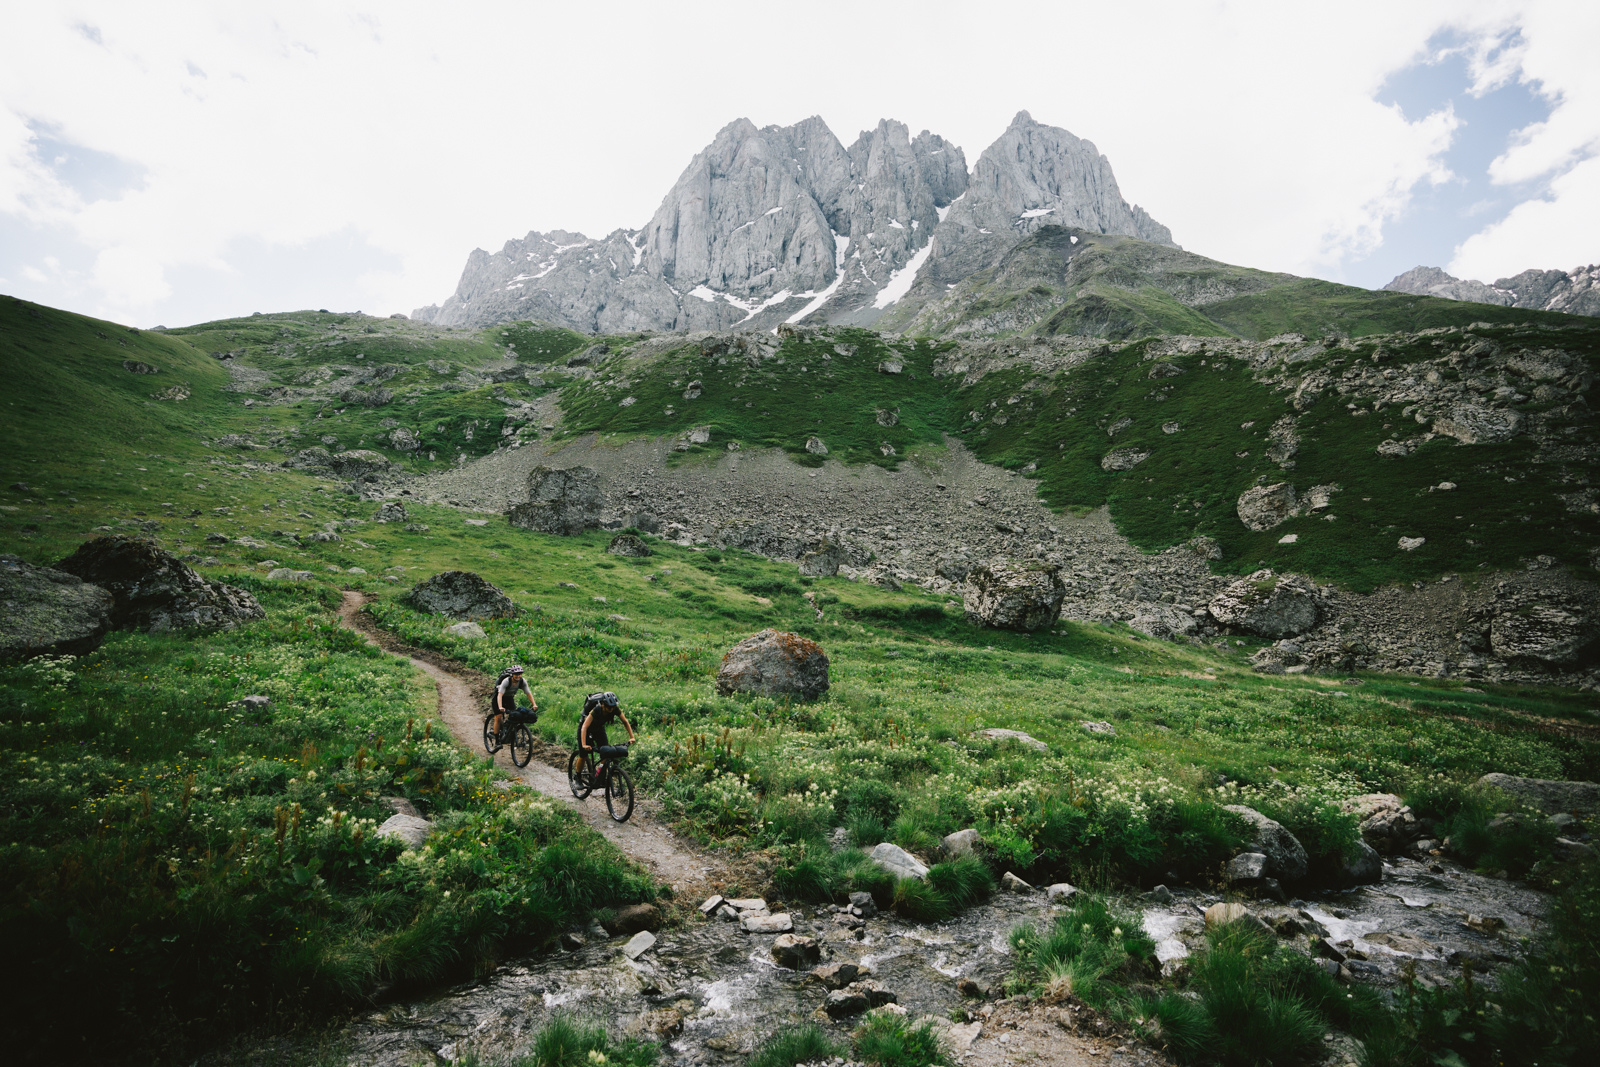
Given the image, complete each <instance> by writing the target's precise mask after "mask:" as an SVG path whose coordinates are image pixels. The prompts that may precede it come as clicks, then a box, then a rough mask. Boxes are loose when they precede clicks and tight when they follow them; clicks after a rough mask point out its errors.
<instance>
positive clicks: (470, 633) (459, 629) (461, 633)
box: [444, 622, 489, 640]
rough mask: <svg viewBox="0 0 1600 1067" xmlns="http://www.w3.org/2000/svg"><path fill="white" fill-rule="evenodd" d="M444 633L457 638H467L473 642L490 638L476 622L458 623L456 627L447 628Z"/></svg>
mask: <svg viewBox="0 0 1600 1067" xmlns="http://www.w3.org/2000/svg"><path fill="white" fill-rule="evenodd" d="M444 632H445V633H447V634H451V635H452V636H455V637H465V638H468V639H472V640H476V639H478V638H483V637H488V636H489V635H488V634H487V633H485V632H484V629H483V627H482V626H479V625H478V624H477V623H475V622H458V623H456V624H455V625H454V626H446V627H445V629H444Z"/></svg>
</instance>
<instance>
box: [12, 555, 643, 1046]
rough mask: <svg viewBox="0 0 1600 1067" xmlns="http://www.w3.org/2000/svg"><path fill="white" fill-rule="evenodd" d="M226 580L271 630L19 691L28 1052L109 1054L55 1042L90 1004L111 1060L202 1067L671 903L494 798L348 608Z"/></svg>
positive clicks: (31, 674) (16, 724) (404, 673)
mask: <svg viewBox="0 0 1600 1067" xmlns="http://www.w3.org/2000/svg"><path fill="white" fill-rule="evenodd" d="M226 577H227V578H228V579H229V580H231V581H234V582H235V583H237V584H240V585H243V586H245V587H247V588H249V589H251V590H252V591H254V592H256V593H257V594H258V595H259V596H260V597H261V598H262V600H263V602H264V605H265V606H266V608H267V609H268V618H267V620H266V621H265V622H262V623H258V624H252V625H249V626H246V627H242V628H240V629H239V630H237V631H234V632H231V633H223V634H216V635H211V636H194V635H182V634H174V635H162V636H152V635H143V634H118V635H114V636H113V637H111V638H110V639H109V640H108V641H107V642H106V644H105V646H104V647H103V648H101V649H100V650H99V651H98V652H95V653H92V654H90V655H87V656H85V657H83V658H81V659H78V660H72V659H71V658H66V659H58V660H49V659H44V660H33V661H30V662H28V663H24V664H21V665H13V666H10V667H7V668H4V669H3V670H0V767H3V769H4V776H3V779H4V783H5V784H4V787H3V788H0V838H3V840H4V841H5V842H6V843H7V844H6V845H5V846H4V852H5V861H4V863H3V864H0V868H3V869H4V871H5V872H6V873H5V877H4V879H3V881H0V901H3V903H0V928H3V936H4V937H5V940H6V943H7V944H8V946H10V949H11V955H12V966H13V968H14V970H15V971H16V973H17V974H19V975H26V976H27V981H25V982H21V983H18V984H17V986H16V991H15V992H14V993H13V994H12V996H10V997H8V998H7V1001H6V1004H5V1007H4V1013H5V1016H6V1031H7V1033H9V1034H11V1035H13V1038H14V1040H16V1041H18V1042H19V1043H20V1044H19V1049H18V1051H19V1053H20V1054H22V1055H24V1056H25V1057H26V1058H29V1059H36V1060H37V1059H53V1058H64V1059H76V1058H78V1057H79V1056H80V1055H81V1054H82V1053H83V1052H84V1051H86V1049H85V1047H84V1046H82V1045H81V1044H80V1043H79V1041H78V1040H76V1039H74V1038H72V1037H70V1036H63V1035H62V1034H61V1033H60V1032H59V1031H58V1030H56V1029H55V1028H52V1027H49V1026H48V1025H47V1020H49V1019H50V1018H52V1017H53V1016H54V1015H55V1012H56V1009H57V1007H58V1006H59V1005H60V1004H61V1003H63V1002H64V1001H67V1000H70V999H73V998H81V996H82V995H83V991H84V990H85V989H93V990H94V991H95V993H94V997H95V1000H96V1003H97V1006H98V1007H97V1010H98V1011H100V1012H101V1014H102V1016H103V1017H104V1018H105V1019H106V1020H107V1021H108V1022H109V1023H111V1024H112V1025H113V1027H114V1032H115V1033H116V1035H117V1036H116V1038H115V1039H114V1040H113V1041H110V1042H109V1043H108V1042H106V1041H105V1039H104V1037H103V1035H102V1036H101V1037H96V1038H95V1039H94V1040H95V1043H94V1045H93V1047H94V1049H95V1050H96V1052H98V1053H102V1054H105V1053H109V1054H111V1055H122V1054H127V1053H133V1052H135V1051H136V1050H137V1051H139V1052H141V1054H144V1055H149V1054H152V1053H157V1052H159V1053H160V1054H161V1055H168V1056H170V1055H180V1054H182V1053H183V1052H184V1051H185V1050H190V1049H193V1048H195V1047H197V1046H203V1045H204V1044H206V1043H208V1042H211V1041H214V1040H216V1039H217V1038H219V1037H221V1036H225V1035H226V1034H228V1033H229V1032H230V1031H236V1030H237V1029H239V1028H249V1027H254V1026H258V1025H284V1024H285V1023H293V1022H299V1021H305V1020H308V1019H314V1018H316V1017H317V1016H319V1015H322V1014H324V1013H326V1012H328V1011H330V1010H337V1009H339V1008H341V1007H344V1006H347V1005H354V1004H359V1003H361V1002H362V1001H363V1000H364V999H365V998H367V997H370V996H371V995H373V994H374V993H376V992H378V991H380V990H383V989H391V988H398V989H405V988H420V987H423V986H426V985H427V984H429V983H433V982H437V981H440V980H442V979H446V978H449V977H451V976H466V975H470V974H471V973H473V971H474V970H476V969H478V968H480V967H482V966H484V965H485V964H486V963H487V962H490V961H492V960H493V959H495V958H496V957H497V955H498V954H499V953H501V952H503V951H505V949H506V948H507V947H508V946H510V945H512V944H517V943H528V944H533V943H537V942H539V941H541V940H543V939H545V938H548V937H551V936H553V935H554V934H555V933H557V932H559V931H560V930H561V929H564V928H565V927H566V925H567V924H568V923H570V922H572V921H574V920H576V919H579V918H581V917H582V916H583V915H585V914H586V913H587V912H588V910H589V909H591V908H594V907H604V906H612V905H615V904H621V903H630V902H635V901H638V900H641V899H649V898H650V897H651V896H653V894H654V892H655V889H654V887H653V885H652V884H651V882H650V881H649V879H648V878H646V877H643V876H640V875H638V874H635V873H633V872H632V871H631V870H630V869H629V868H628V866H627V864H626V862H625V861H624V860H623V858H622V857H621V856H620V854H618V853H617V852H616V851H615V849H613V848H612V847H611V846H609V845H608V844H606V843H605V842H603V841H602V840H601V839H600V838H598V837H597V836H596V835H595V834H593V833H592V832H591V831H589V830H588V829H587V828H586V827H583V826H582V825H581V822H580V821H579V820H578V819H577V817H576V815H575V814H574V813H573V812H572V811H571V810H570V809H568V808H567V807H566V806H565V805H562V804H559V803H557V802H553V801H550V800H548V799H544V798H530V797H527V796H521V797H513V796H512V795H510V794H508V793H505V792H502V791H500V790H497V789H493V788H491V787H490V784H489V783H490V780H491V778H492V776H493V775H492V772H491V770H490V768H489V767H488V765H487V764H486V763H484V762H482V761H481V760H478V759H476V758H474V757H473V756H471V755H470V754H469V753H466V752H463V751H462V750H461V749H460V748H459V747H457V746H456V745H455V744H454V743H453V742H452V741H451V739H450V738H449V737H448V735H447V733H446V732H445V731H444V730H443V728H442V726H441V724H440V723H438V722H437V721H436V720H435V719H434V718H433V693H432V687H431V685H429V684H428V683H427V682H426V679H423V678H420V677H419V676H417V675H415V674H414V673H413V672H412V670H411V668H410V667H409V665H408V664H406V662H405V661H404V660H397V659H395V658H393V657H391V656H388V655H386V654H383V653H381V652H379V651H378V650H376V649H375V648H372V647H370V646H368V645H366V644H365V643H363V642H362V641H361V640H360V638H359V636H358V635H356V634H353V633H351V632H350V631H347V630H343V629H339V628H338V627H337V626H335V625H334V623H333V620H332V611H331V608H332V606H333V605H334V604H336V603H337V593H336V592H335V591H333V590H331V589H329V588H328V587H326V586H321V585H311V586H273V585H268V584H266V583H264V582H262V581H259V580H257V579H254V578H252V577H251V576H249V575H236V574H229V575H227V576H226ZM247 694H260V695H264V696H267V697H269V698H270V699H271V701H272V703H271V706H270V707H267V708H255V707H249V706H245V705H242V704H240V703H239V702H238V701H239V698H241V697H243V696H245V695H247ZM385 796H401V797H406V798H408V799H410V800H411V801H412V802H413V803H415V804H416V805H418V806H419V807H420V808H421V809H422V810H424V811H425V812H426V813H427V815H428V816H429V817H430V818H431V819H432V820H434V823H435V827H436V831H437V832H436V833H435V834H434V836H433V837H432V838H431V839H430V841H429V843H428V844H427V845H426V846H425V847H423V848H422V849H420V850H417V851H412V852H405V851H403V850H402V849H401V847H400V846H399V845H398V844H397V843H395V842H394V841H392V840H386V839H380V838H378V837H377V835H376V833H375V831H376V829H377V827H378V825H379V824H380V823H382V822H383V820H385V819H386V818H388V817H389V815H391V814H392V811H391V810H390V809H389V808H388V807H386V806H385V805H384V804H382V803H380V800H381V798H382V797H385ZM85 1039H87V1035H86V1036H85Z"/></svg>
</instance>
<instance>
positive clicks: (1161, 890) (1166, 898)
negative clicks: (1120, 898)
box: [1051, 885, 1172, 904]
mask: <svg viewBox="0 0 1600 1067" xmlns="http://www.w3.org/2000/svg"><path fill="white" fill-rule="evenodd" d="M1051 888H1052V889H1053V888H1055V887H1054V886H1052V887H1051ZM1145 896H1146V897H1147V898H1148V899H1149V900H1150V901H1151V902H1152V903H1154V904H1171V903H1172V890H1170V889H1168V888H1167V887H1166V886H1164V885H1158V886H1156V887H1155V888H1154V889H1152V890H1150V892H1148V893H1146V894H1145Z"/></svg>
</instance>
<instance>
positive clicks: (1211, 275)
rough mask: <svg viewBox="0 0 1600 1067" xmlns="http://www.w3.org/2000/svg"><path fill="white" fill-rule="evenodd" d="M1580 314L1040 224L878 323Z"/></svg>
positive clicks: (1460, 321)
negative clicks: (989, 261)
mask: <svg viewBox="0 0 1600 1067" xmlns="http://www.w3.org/2000/svg"><path fill="white" fill-rule="evenodd" d="M1569 320H1570V316H1565V315H1561V314H1557V313H1552V312H1539V311H1528V310H1525V309H1518V308H1507V307H1499V306H1497V305H1493V304H1472V303H1464V302H1461V301H1455V300H1441V299H1438V298H1435V297H1425V296H1414V295H1411V294H1407V293H1392V292H1387V291H1383V290H1370V289H1360V288H1357V287H1355V286H1349V285H1339V284H1337V283H1335V282H1325V281H1321V280H1319V279H1316V278H1299V277H1296V276H1294V275H1292V274H1276V273H1271V272H1268V271H1261V270H1255V269H1253V268H1250V267H1238V266H1234V265H1232V264H1229V263H1222V262H1220V261H1218V260H1214V259H1208V258H1206V257H1205V256H1200V255H1196V254H1194V253H1193V252H1186V251H1184V250H1182V249H1178V248H1169V247H1167V246H1165V245H1157V244H1151V243H1150V242H1148V241H1141V240H1139V239H1137V238H1134V237H1127V236H1123V235H1120V234H1102V233H1095V232H1094V231H1092V230H1080V229H1074V228H1070V227H1064V226H1042V227H1040V228H1039V229H1038V230H1036V231H1035V232H1034V233H1032V234H1030V235H1029V236H1028V237H1026V238H1024V239H1023V240H1022V241H1020V242H1019V243H1018V244H1017V245H1016V246H1015V247H1013V248H1012V249H1011V250H1010V251H1008V252H1007V253H1006V254H1005V256H1004V257H1003V258H1002V259H1001V261H1000V262H999V263H998V264H997V265H996V266H994V267H992V268H988V269H985V270H981V271H978V272H977V273H975V274H973V275H971V276H970V277H967V278H964V279H962V280H961V281H960V282H958V283H956V284H955V285H953V286H951V287H950V288H949V289H948V290H941V289H937V288H933V287H930V286H928V285H923V286H919V287H917V288H914V289H913V290H912V292H911V294H910V295H909V296H908V298H907V299H905V300H902V301H900V302H899V303H898V304H896V305H895V306H894V307H892V308H890V309H889V311H888V312H887V313H886V314H885V315H884V317H883V319H881V320H880V322H879V323H878V325H879V327H880V328H884V329H892V330H897V331H901V332H904V333H907V334H909V335H912V336H927V337H937V338H944V337H986V336H1000V337H1006V336H1027V335H1036V336H1054V335H1057V334H1064V335H1074V336H1084V337H1104V338H1109V339H1113V340H1133V339H1136V338H1140V337H1150V336H1157V335H1162V334H1189V335H1193V336H1200V337H1205V336H1219V337H1222V336H1234V337H1242V338H1246V339H1249V340H1256V341H1264V340H1266V339H1267V338H1269V337H1272V336H1275V335H1277V334H1280V333H1285V332H1291V331H1292V332H1295V333H1302V334H1305V335H1307V336H1309V337H1323V336H1328V335H1340V336H1356V337H1360V336H1366V335H1369V334H1376V333H1396V332H1409V331H1416V330H1424V329H1432V328H1435V327H1441V326H1467V325H1468V324H1470V323H1473V322H1488V323H1491V324H1494V325H1515V324H1519V323H1537V324H1540V325H1544V326H1558V325H1559V324H1561V323H1562V322H1564V321H1569Z"/></svg>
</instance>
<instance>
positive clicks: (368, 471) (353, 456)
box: [328, 448, 390, 482]
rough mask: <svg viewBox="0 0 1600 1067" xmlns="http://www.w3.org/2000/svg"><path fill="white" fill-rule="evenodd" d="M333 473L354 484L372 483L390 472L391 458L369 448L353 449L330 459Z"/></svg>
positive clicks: (329, 463)
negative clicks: (371, 481)
mask: <svg viewBox="0 0 1600 1067" xmlns="http://www.w3.org/2000/svg"><path fill="white" fill-rule="evenodd" d="M328 466H329V467H331V468H332V469H333V473H335V474H337V475H338V476H339V477H341V478H348V479H350V480H351V481H352V482H362V481H370V480H372V479H374V478H376V477H378V476H379V475H381V474H383V473H385V472H387V471H388V469H389V467H390V463H389V457H388V456H386V455H384V454H383V453H382V452H374V451H372V450H371V449H368V448H353V449H351V450H350V451H348V452H340V453H339V454H338V455H335V456H330V457H329V458H328Z"/></svg>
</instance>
